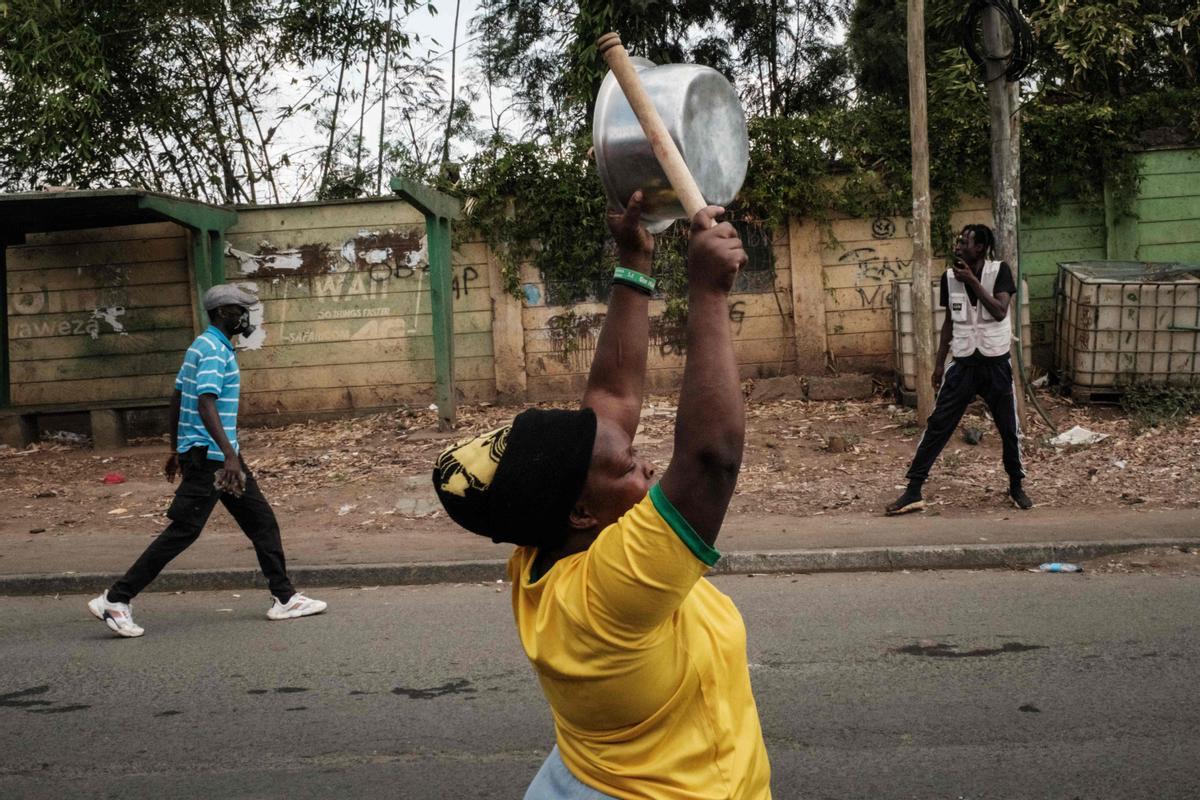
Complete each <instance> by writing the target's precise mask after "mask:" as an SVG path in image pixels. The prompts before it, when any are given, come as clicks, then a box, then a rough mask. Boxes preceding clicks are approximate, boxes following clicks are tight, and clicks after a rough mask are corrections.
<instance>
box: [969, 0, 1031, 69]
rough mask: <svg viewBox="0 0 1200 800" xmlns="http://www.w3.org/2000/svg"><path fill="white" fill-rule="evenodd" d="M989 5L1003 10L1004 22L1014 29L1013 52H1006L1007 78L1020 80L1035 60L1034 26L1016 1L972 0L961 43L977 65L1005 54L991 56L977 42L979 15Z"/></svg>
mask: <svg viewBox="0 0 1200 800" xmlns="http://www.w3.org/2000/svg"><path fill="white" fill-rule="evenodd" d="M988 8H994V9H996V11H998V12H999V13H1000V17H1001V18H1002V19H1003V20H1004V24H1005V25H1007V26H1008V28H1009V30H1011V31H1012V40H1013V41H1012V51H1011V52H1009V54H1008V55H1007V57H1006V58H1007V60H1008V67H1007V68H1006V69H1005V70H1004V77H1005V78H1006V79H1007V80H1009V81H1017V80H1020V79H1021V76H1022V75H1024V74H1025V72H1026V71H1027V70H1028V69H1029V65H1030V63H1032V61H1033V29H1032V28H1030V27H1029V23H1028V22H1027V21H1026V20H1025V17H1023V16H1021V12H1020V10H1019V9H1018V8H1017V6H1016V3H1015V2H1014V0H971V5H970V6H968V7H967V13H966V14H965V15H964V16H963V21H962V45H963V49H964V50H966V51H967V55H969V56H970V57H971V60H972V61H974V62H975V63H976V64H977V65H978V66H984V64H985V63H986V62H988V61H994V60H999V59H1001V58H1004V57H998V56H992V55H988V54H987V53H983V52H980V49H979V46H978V45H977V44H976V42H975V33H976V31H978V30H979V18H980V16H981V15H982V14H983V12H984V11H985V10H986V9H988Z"/></svg>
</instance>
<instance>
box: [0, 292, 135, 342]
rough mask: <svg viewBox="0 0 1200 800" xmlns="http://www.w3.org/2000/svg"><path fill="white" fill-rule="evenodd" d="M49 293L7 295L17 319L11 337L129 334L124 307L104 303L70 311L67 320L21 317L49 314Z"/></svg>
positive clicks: (91, 336)
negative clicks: (121, 318)
mask: <svg viewBox="0 0 1200 800" xmlns="http://www.w3.org/2000/svg"><path fill="white" fill-rule="evenodd" d="M49 305H50V300H49V292H48V291H47V290H44V289H43V290H42V291H38V292H21V293H19V294H14V295H12V297H11V298H10V301H9V306H10V308H11V309H12V314H13V316H14V317H15V318H16V319H15V321H14V325H13V337H14V338H17V339H31V338H38V337H45V336H87V337H89V338H91V339H99V338H100V336H101V335H102V334H105V333H115V334H118V335H120V336H128V335H129V332H128V331H127V330H125V324H124V323H123V322H121V320H120V317H123V316H125V306H123V305H107V306H100V305H97V306H93V307H92V308H90V309H89V310H87V311H84V312H80V313H79V314H78V315H74V314H72V315H71V317H70V318H69V319H62V320H57V321H55V320H47V319H20V318H21V317H33V316H37V315H40V314H46V313H49Z"/></svg>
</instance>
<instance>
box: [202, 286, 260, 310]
mask: <svg viewBox="0 0 1200 800" xmlns="http://www.w3.org/2000/svg"><path fill="white" fill-rule="evenodd" d="M257 302H258V298H257V297H256V296H255V295H254V294H253V293H252V292H248V291H246V290H245V289H243V288H242V287H240V286H234V285H233V284H232V283H219V284H217V285H216V286H214V287H212V288H211V289H209V290H208V291H207V292H205V293H204V310H205V311H212V310H213V309H214V308H220V307H221V306H242V307H243V308H249V307H250V306H252V305H254V304H255V303H257Z"/></svg>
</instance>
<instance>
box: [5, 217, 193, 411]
mask: <svg viewBox="0 0 1200 800" xmlns="http://www.w3.org/2000/svg"><path fill="white" fill-rule="evenodd" d="M187 246H188V241H187V233H186V231H185V229H183V228H181V227H179V226H178V225H175V224H173V223H160V224H154V225H130V226H123V227H114V228H100V229H96V230H79V231H68V232H64V233H54V234H30V235H29V237H28V240H27V242H26V244H23V245H14V246H11V247H9V248H8V254H7V260H8V264H7V266H8V297H7V298H6V300H7V303H8V335H9V359H10V369H11V383H10V386H11V392H12V403H13V405H51V404H53V405H62V404H74V403H84V402H93V401H101V402H104V401H136V400H162V399H165V398H168V397H169V396H170V394H171V391H172V386H173V384H174V379H175V373H176V371H177V370H178V368H179V359H180V357H181V356H182V354H183V351H184V350H185V349H186V348H187V346H188V343H189V342H190V341H191V339H192V337H193V335H194V330H193V328H194V323H193V315H192V298H191V291H190V288H189V287H190V286H191V281H190V280H189V276H188V260H187Z"/></svg>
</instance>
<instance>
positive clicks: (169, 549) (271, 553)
mask: <svg viewBox="0 0 1200 800" xmlns="http://www.w3.org/2000/svg"><path fill="white" fill-rule="evenodd" d="M222 466H223V464H222V462H220V461H215V460H212V459H210V458H208V454H207V448H204V447H193V448H192V449H191V450H188V451H187V452H186V453H182V454H180V456H179V469H180V473H181V478H180V481H179V488H178V489H176V490H175V499H174V500H173V501H172V502H171V507H170V508H169V509H168V510H167V517H168V518H169V519H170V520H171V524H170V525H168V526H167V529H166V530H164V531H163V532H162V533H160V534H159V535H158V538H157V539H155V540H154V541H153V542H151V543H150V546H149V547H147V548H146V552H144V553H142V555H141V557H140V558H138V560H137V561H135V562H134V564H133V566H132V567H130V568H129V571H128V572H126V573H125V575H124V576H123V577H122V578H121V579H120V580H119V581H117V582H116V583H114V584H113V585H112V588H110V589H109V590H108V599H109V600H110V601H111V602H114V603H128V602H129V601H130V600H132V599H133V598H134V597H135V596H137V594H138V593H139V592H140V591H142V590H143V589H145V588H146V587H147V586H148V585H150V582H151V581H152V580H154V579H155V578H156V577H158V573H160V572H162V569H163V567H165V566H166V565H167V564H168V563H170V561H171V559H173V558H175V556H177V555H179V554H180V553H182V552H183V551H184V550H186V549H187V548H188V547H189V546H190V545H191V544H192V542H194V541H196V538H197V537H198V536H200V531H202V530H204V523H206V522H208V515H209V514H211V513H212V510H213V508H215V507H216V505H217V501H218V500H220V501H221V502H222V503H223V504H224V505H225V508H227V509H228V510H229V513H230V514H231V515H232V516H233V518H234V520H236V521H237V524H238V526H239V527H240V528H241V529H242V533H244V534H246V537H247V538H248V539H249V540H250V542H251V544H253V545H254V552H255V553H256V554H257V555H258V565H259V567H260V568H261V569H262V571H263V575H265V576H266V577H267V584H268V585H269V586H270V588H271V594H273V595H275V597H277V598H279V601H280V602H283V603H286V602H287V601H288V599H289V598H291V596H292V595H293V594H294V593H295V590H294V589H292V583H291V581H289V580H288V577H287V568H286V566H285V564H284V559H283V544H282V543H281V542H280V540H279V523H277V522H276V521H275V512H273V511H272V510H271V504H270V503H268V502H267V498H265V497H263V493H262V490H260V489H259V488H258V481H256V480H255V479H254V476H253V475H251V474H250V470H249V469H247V468H246V465H245V463H244V462H243V464H242V469H243V470H245V472H246V491H245V493H244V494H243V495H242V496H241V497H234V496H233V495H232V494H229V493H228V492H222V491H219V490H218V489H217V488H216V486H214V485H213V480H214V478H215V477H216V474H217V472H219V471H220V470H221V468H222Z"/></svg>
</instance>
